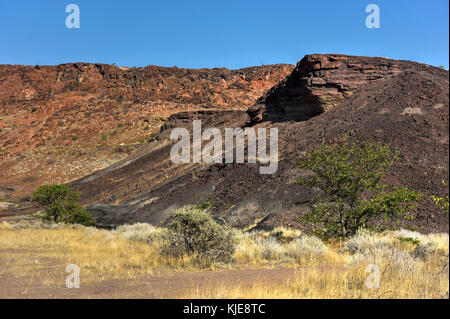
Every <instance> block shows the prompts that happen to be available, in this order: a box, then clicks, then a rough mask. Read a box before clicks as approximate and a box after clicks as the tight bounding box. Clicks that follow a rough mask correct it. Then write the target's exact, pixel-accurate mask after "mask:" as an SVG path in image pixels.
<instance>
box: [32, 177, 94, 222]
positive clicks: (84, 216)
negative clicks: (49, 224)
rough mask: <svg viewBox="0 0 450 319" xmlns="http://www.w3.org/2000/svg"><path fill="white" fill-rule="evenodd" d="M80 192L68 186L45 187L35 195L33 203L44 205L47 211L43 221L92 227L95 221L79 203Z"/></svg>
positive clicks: (43, 215)
mask: <svg viewBox="0 0 450 319" xmlns="http://www.w3.org/2000/svg"><path fill="white" fill-rule="evenodd" d="M79 198H80V194H79V193H78V192H75V191H73V190H72V189H71V188H70V187H69V186H68V185H64V184H63V185H59V184H54V185H43V186H41V187H39V188H38V189H37V190H36V191H35V192H34V194H33V201H35V202H37V203H39V204H40V205H42V206H43V207H44V208H45V210H44V213H43V214H42V216H41V219H42V220H43V221H53V222H55V223H61V222H62V223H66V224H82V225H85V226H89V225H92V224H93V223H94V220H93V218H92V216H91V215H90V214H89V213H87V212H86V211H85V210H84V208H83V207H82V206H81V205H80V204H78V203H77V201H78V199H79Z"/></svg>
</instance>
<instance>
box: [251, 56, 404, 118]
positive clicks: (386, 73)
mask: <svg viewBox="0 0 450 319" xmlns="http://www.w3.org/2000/svg"><path fill="white" fill-rule="evenodd" d="M401 66H402V62H401V61H394V60H389V59H385V58H367V57H354V56H347V55H338V54H332V55H331V54H327V55H321V54H314V55H307V56H305V57H304V58H303V59H302V60H301V61H300V62H299V63H298V64H297V66H296V68H295V69H294V71H293V72H292V73H291V74H290V75H289V76H288V77H287V78H286V79H285V80H283V81H282V82H280V83H279V84H278V85H276V86H275V87H273V88H272V89H271V90H270V91H269V92H267V93H266V94H265V95H264V96H263V97H261V98H260V99H259V100H258V102H257V104H256V105H255V106H254V107H252V108H250V109H249V114H250V115H251V116H252V119H253V121H254V122H257V121H261V120H271V121H279V120H294V121H302V120H307V119H309V118H310V117H312V116H315V115H318V114H321V113H323V112H325V111H328V110H330V109H332V108H333V107H336V106H338V105H340V104H341V103H342V102H343V101H344V100H345V99H346V98H348V97H349V96H351V95H352V94H353V93H354V92H355V91H356V90H357V89H358V88H359V87H361V86H362V85H364V84H366V83H369V82H372V81H375V80H379V79H387V78H388V77H391V76H393V75H396V74H398V73H400V72H401Z"/></svg>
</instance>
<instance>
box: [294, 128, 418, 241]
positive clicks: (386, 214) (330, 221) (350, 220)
mask: <svg viewBox="0 0 450 319" xmlns="http://www.w3.org/2000/svg"><path fill="white" fill-rule="evenodd" d="M397 156H398V151H393V150H391V149H390V147H389V145H387V144H375V143H372V142H368V141H363V142H360V141H350V138H349V136H348V135H344V137H343V139H342V141H340V142H339V143H337V144H334V145H326V144H325V143H322V144H321V145H320V146H319V147H318V148H317V149H315V150H313V151H311V152H310V153H309V154H308V158H307V159H304V160H301V161H300V162H299V164H298V168H299V169H302V170H309V171H310V172H312V174H310V175H309V176H307V177H304V178H300V179H299V180H298V183H299V184H303V185H307V186H309V187H313V188H316V189H319V193H318V194H317V195H316V196H315V198H314V199H313V201H312V204H311V205H310V208H311V212H310V213H308V214H306V215H305V216H304V218H303V221H306V222H309V223H311V224H313V225H314V227H315V228H314V232H315V234H317V235H318V236H320V237H321V238H324V239H330V238H348V237H351V236H353V235H355V234H356V232H357V231H358V230H359V229H361V228H366V229H372V230H375V229H376V228H375V227H374V226H373V225H372V224H371V222H372V221H373V220H374V219H376V218H379V219H380V218H382V219H384V220H385V221H386V222H390V223H391V224H394V225H396V226H397V227H399V226H402V221H403V220H405V219H411V218H413V217H412V215H409V214H408V213H409V211H410V209H411V208H413V207H414V205H415V203H416V202H417V201H418V200H419V199H420V198H421V197H422V195H421V193H420V192H417V191H414V190H410V189H408V188H406V187H403V188H390V187H388V186H387V185H385V184H382V183H381V181H382V179H383V177H384V175H385V173H387V172H388V170H389V168H390V167H391V165H392V163H393V162H394V161H395V160H396V159H397Z"/></svg>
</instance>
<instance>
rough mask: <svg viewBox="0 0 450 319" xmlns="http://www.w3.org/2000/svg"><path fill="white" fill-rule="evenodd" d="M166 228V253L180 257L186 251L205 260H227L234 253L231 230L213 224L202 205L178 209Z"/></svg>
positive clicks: (187, 253)
mask: <svg viewBox="0 0 450 319" xmlns="http://www.w3.org/2000/svg"><path fill="white" fill-rule="evenodd" d="M167 229H168V232H167V234H166V238H167V247H166V248H165V252H166V253H167V254H168V255H172V256H178V257H179V256H183V255H185V254H186V255H191V256H196V257H198V258H199V259H200V260H202V261H205V262H212V261H225V262H227V261H229V260H230V259H231V256H232V255H233V252H234V247H235V240H234V236H233V231H232V230H231V229H229V228H227V227H226V226H223V225H219V224H218V223H216V222H215V221H214V220H213V219H212V217H211V215H210V214H209V213H208V211H207V210H205V209H204V208H203V207H199V206H194V207H192V208H189V209H182V210H179V211H177V212H176V213H175V214H174V216H173V218H172V220H171V221H170V223H169V224H168V225H167Z"/></svg>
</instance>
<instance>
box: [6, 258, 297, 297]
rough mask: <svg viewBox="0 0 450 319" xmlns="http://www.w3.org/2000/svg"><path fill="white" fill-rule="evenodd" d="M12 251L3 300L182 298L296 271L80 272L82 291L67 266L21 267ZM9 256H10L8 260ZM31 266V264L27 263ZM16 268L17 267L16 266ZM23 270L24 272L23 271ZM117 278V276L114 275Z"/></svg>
mask: <svg viewBox="0 0 450 319" xmlns="http://www.w3.org/2000/svg"><path fill="white" fill-rule="evenodd" d="M13 253H14V252H13V251H11V250H8V251H6V250H4V249H3V250H2V249H0V298H2V299H4V298H180V297H183V296H185V295H186V294H187V293H188V292H189V291H196V290H201V289H202V288H206V287H207V288H208V289H211V288H214V287H216V286H227V285H229V286H231V287H232V286H234V285H240V286H243V287H245V286H250V285H252V284H255V283H262V282H268V283H269V282H270V283H271V284H274V283H282V282H283V281H286V280H289V279H291V278H293V276H294V275H295V272H296V270H295V269H292V268H276V269H237V270H221V271H198V272H173V271H158V272H154V273H153V274H151V275H137V276H136V277H134V278H126V279H124V278H111V279H108V276H107V275H105V276H104V277H103V278H95V277H85V276H83V270H82V269H81V270H80V288H71V289H69V288H67V287H66V278H67V276H68V275H70V273H66V266H67V265H63V264H62V263H61V262H59V261H58V260H54V259H48V258H36V260H34V265H31V266H30V265H29V266H27V267H20V264H21V262H22V260H14V257H11V256H14V254H13ZM5 256H8V257H7V258H6V257H5ZM26 263H27V264H29V263H30V261H29V260H28V261H26ZM14 265H15V266H14ZM19 267H20V271H19ZM111 277H113V274H111Z"/></svg>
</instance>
